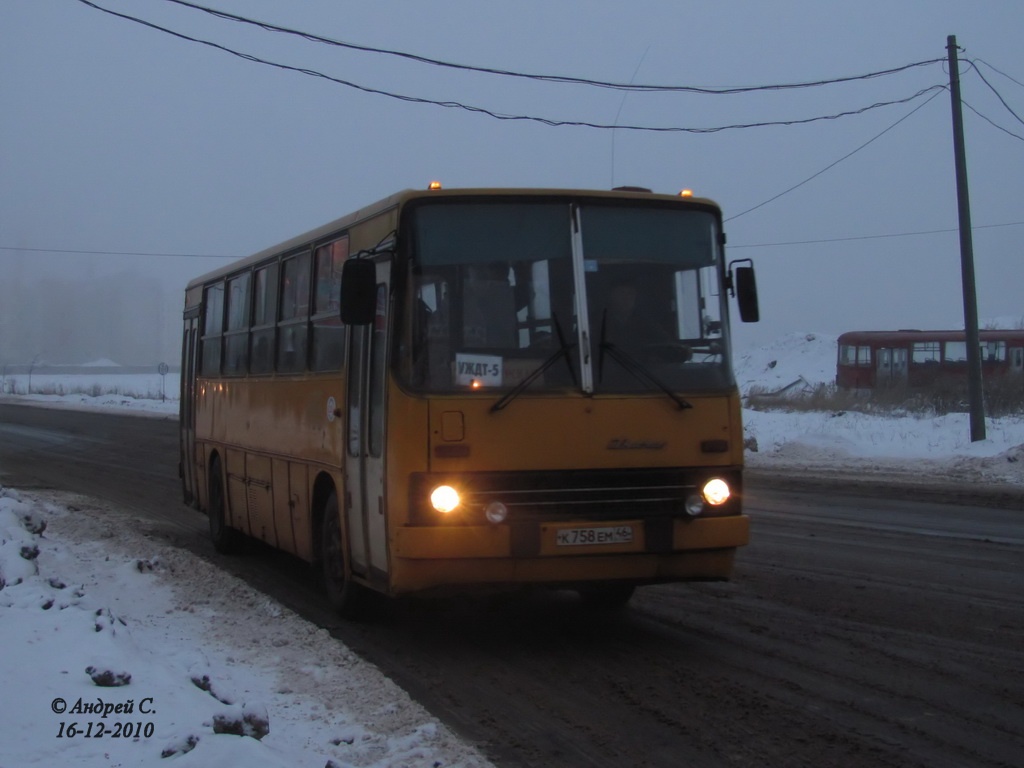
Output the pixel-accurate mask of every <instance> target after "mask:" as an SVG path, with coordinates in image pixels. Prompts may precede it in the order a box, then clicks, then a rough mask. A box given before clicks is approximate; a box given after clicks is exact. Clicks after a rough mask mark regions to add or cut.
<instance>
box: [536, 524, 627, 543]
mask: <svg viewBox="0 0 1024 768" xmlns="http://www.w3.org/2000/svg"><path fill="white" fill-rule="evenodd" d="M632 541H633V528H632V527H631V526H628V525H617V526H615V527H614V528H562V529H561V530H560V531H558V532H557V534H556V535H555V543H556V544H558V546H560V547H585V546H590V545H592V544H629V543H631V542H632Z"/></svg>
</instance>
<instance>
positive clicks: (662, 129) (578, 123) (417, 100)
mask: <svg viewBox="0 0 1024 768" xmlns="http://www.w3.org/2000/svg"><path fill="white" fill-rule="evenodd" d="M78 2H80V3H82V4H83V5H87V6H89V7H90V8H94V9H96V10H97V11H102V12H103V13H107V14H110V15H111V16H117V17H118V18H122V19H125V20H127V21H132V22H135V23H136V24H141V25H143V26H145V27H149V28H150V29H155V30H157V31H159V32H164V33H166V34H168V35H171V36H173V37H177V38H179V39H181V40H187V41H189V42H192V43H199V44H200V45H206V46H209V47H211V48H215V49H217V50H220V51H223V52H225V53H230V54H231V55H232V56H238V57H239V58H242V59H245V60H246V61H251V62H254V63H256V64H265V65H267V66H271V67H276V68H278V69H283V70H286V71H289V72H298V73H300V74H303V75H309V76H310V77H318V78H321V79H324V80H328V81H330V82H333V83H337V84H338V85H344V86H346V87H348V88H354V89H356V90H359V91H362V92H364V93H371V94H375V95H378V96H387V97H388V98H392V99H397V100H399V101H405V102H410V103H414V104H430V105H433V106H437V107H445V108H448V109H461V110H465V111H467V112H473V113H476V114H482V115H486V116H487V117H492V118H494V119H496V120H510V121H526V122H534V123H540V124H542V125H547V126H552V127H562V126H568V127H576V128H597V129H602V130H623V131H648V132H655V133H697V134H701V133H718V132H719V131H728V130H736V129H747V128H766V127H770V126H790V125H805V124H808V123H814V122H818V121H821V120H838V119H839V118H843V117H850V116H852V115H860V114H863V113H865V112H868V111H870V110H873V109H879V108H881V107H888V106H892V105H895V104H906V103H907V102H910V101H913V100H914V99H917V98H919V97H920V96H923V95H924V94H926V93H929V92H931V91H934V90H936V89H940V88H943V87H944V86H943V85H932V86H929V87H927V88H922V89H921V90H919V91H918V92H917V93H914V94H912V95H910V96H907V97H904V98H902V99H893V100H890V101H880V102H875V103H874V104H869V105H868V106H864V107H860V108H857V109H850V110H846V111H844V112H839V113H836V114H832V115H819V116H817V117H807V118H800V119H793V120H771V121H763V122H754V123H737V124H733V125H722V126H716V127H711V128H692V127H673V126H649V125H616V124H610V123H593V122H588V121H583V120H554V119H550V118H545V117H536V116H531V115H511V114H505V113H502V112H495V111H493V110H490V109H486V108H484V107H477V106H473V105H470V104H463V103H461V102H457V101H438V100H435V99H427V98H423V97H419V96H408V95H405V94H400V93H394V92H392V91H385V90H381V89H379V88H371V87H369V86H366V85H360V84H358V83H354V82H352V81H350V80H343V79H341V78H337V77H332V76H331V75H327V74H324V73H323V72H318V71H317V70H315V69H307V68H304V67H293V66H291V65H289V64H280V63H277V62H273V61H269V60H267V59H261V58H259V57H258V56H253V55H252V54H249V53H243V52H241V51H236V50H234V49H232V48H228V47H227V46H224V45H221V44H220V43H214V42H211V41H209V40H202V39H200V38H196V37H190V36H189V35H186V34H183V33H181V32H175V31H174V30H171V29H167V28H166V27H161V26H160V25H158V24H154V23H153V22H150V21H145V20H144V19H139V18H137V17H135V16H130V15H128V14H125V13H120V12H118V11H113V10H111V9H109V8H104V7H102V6H100V5H96V4H95V3H93V2H90V0H78Z"/></svg>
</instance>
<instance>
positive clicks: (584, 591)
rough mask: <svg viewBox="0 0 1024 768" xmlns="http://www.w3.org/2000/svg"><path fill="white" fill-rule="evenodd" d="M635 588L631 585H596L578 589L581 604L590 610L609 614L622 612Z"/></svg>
mask: <svg viewBox="0 0 1024 768" xmlns="http://www.w3.org/2000/svg"><path fill="white" fill-rule="evenodd" d="M635 591H636V587H635V586H634V585H633V584H614V583H607V582H605V583H596V584H587V585H586V586H582V587H580V589H579V593H580V598H581V599H582V600H583V604H584V605H585V606H586V607H587V608H588V609H590V610H593V611H598V612H601V613H611V612H614V611H619V610H622V609H624V608H625V607H626V604H627V603H629V600H630V598H632V597H633V593H634V592H635Z"/></svg>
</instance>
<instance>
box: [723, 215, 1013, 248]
mask: <svg viewBox="0 0 1024 768" xmlns="http://www.w3.org/2000/svg"><path fill="white" fill-rule="evenodd" d="M1019 226H1024V221H1008V222H1005V223H1003V224H976V225H974V226H973V227H971V229H972V230H979V229H995V228H997V227H1019ZM959 231H960V230H959V229H956V228H953V229H927V230H923V231H921V232H892V233H889V234H885V235H855V236H853V237H831V238H825V239H821V240H791V241H789V242H786V243H751V244H747V245H730V246H729V249H730V250H735V249H737V248H774V247H776V246H782V245H819V244H821V243H846V242H851V241H854V240H884V239H886V238H890V237H918V236H920V235H944V234H948V233H950V232H959Z"/></svg>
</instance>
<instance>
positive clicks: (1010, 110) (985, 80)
mask: <svg viewBox="0 0 1024 768" xmlns="http://www.w3.org/2000/svg"><path fill="white" fill-rule="evenodd" d="M970 65H971V67H972V68H973V69H974V71H975V73H977V75H978V77H980V78H981V81H982V82H983V83H984V84H985V85H987V86H988V88H989V90H990V91H992V93H994V94H995V95H996V98H997V99H999V101H1000V102H1002V105H1003V106H1004V107H1006V111H1007V112H1009V113H1010V114H1011V115H1013V116H1014V117H1015V118H1017V122H1018V123H1021V124H1022V125H1024V120H1022V119H1021V117H1020V115H1018V114H1017V113H1016V112H1014V111H1013V109H1011V108H1010V105H1009V104H1007V103H1006V99H1004V98H1003V96H1002V94H1001V93H999V91H997V90H996V89H995V86H993V85H992V83H990V82H989V81H988V78H986V77H985V75H984V74H982V72H981V70H980V69H978V67H977V65H975V63H974V62H973V61H970Z"/></svg>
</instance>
